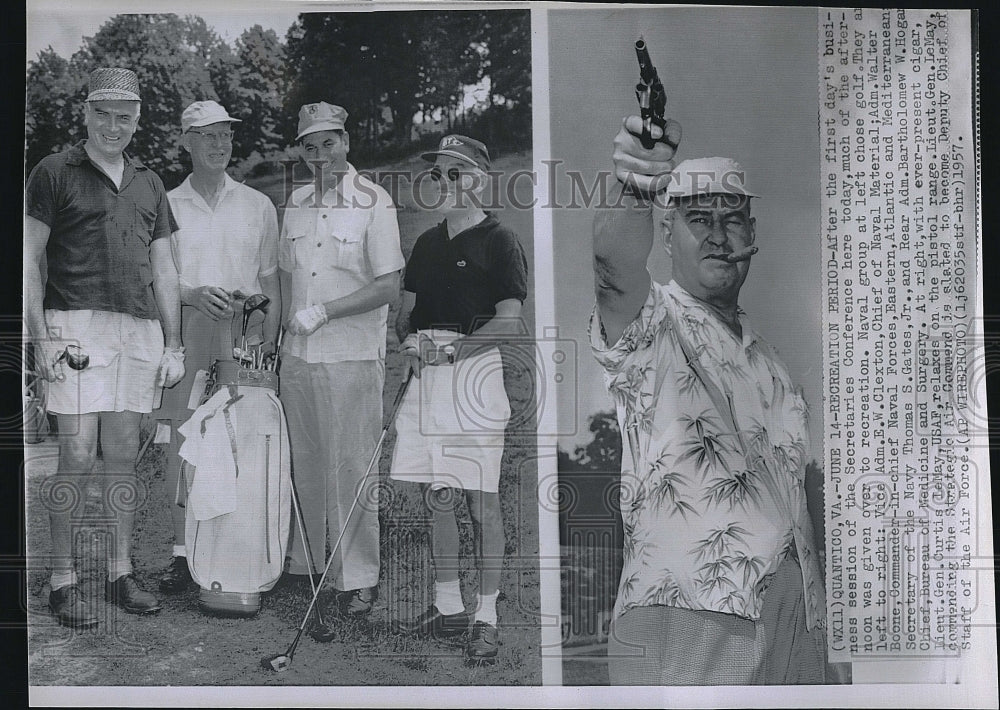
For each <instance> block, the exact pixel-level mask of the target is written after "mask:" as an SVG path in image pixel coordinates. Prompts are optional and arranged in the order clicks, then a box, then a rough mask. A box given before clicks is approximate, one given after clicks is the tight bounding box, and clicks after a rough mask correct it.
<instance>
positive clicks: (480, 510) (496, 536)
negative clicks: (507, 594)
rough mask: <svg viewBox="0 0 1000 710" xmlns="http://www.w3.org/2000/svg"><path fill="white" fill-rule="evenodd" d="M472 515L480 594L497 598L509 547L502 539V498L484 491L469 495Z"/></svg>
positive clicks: (467, 494) (469, 492) (468, 492)
mask: <svg viewBox="0 0 1000 710" xmlns="http://www.w3.org/2000/svg"><path fill="white" fill-rule="evenodd" d="M465 495H466V499H467V501H468V503H469V513H470V514H471V515H472V522H473V525H474V529H475V534H476V556H477V557H478V558H479V593H480V594H482V595H483V596H489V595H492V594H496V592H497V590H498V589H499V588H500V572H501V570H502V569H503V555H504V549H505V547H506V543H505V541H504V536H503V517H502V515H501V512H500V494H498V493H484V492H483V491H466V492H465Z"/></svg>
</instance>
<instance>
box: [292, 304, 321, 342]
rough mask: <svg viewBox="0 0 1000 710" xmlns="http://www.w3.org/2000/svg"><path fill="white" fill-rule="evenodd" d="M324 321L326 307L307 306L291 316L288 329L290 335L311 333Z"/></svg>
mask: <svg viewBox="0 0 1000 710" xmlns="http://www.w3.org/2000/svg"><path fill="white" fill-rule="evenodd" d="M326 321H327V317H326V308H324V307H323V306H322V305H316V306H309V308H303V309H302V310H301V311H298V312H297V313H296V314H295V315H294V316H293V317H292V320H291V322H290V323H289V324H288V330H289V331H290V332H291V333H292V335H312V334H313V333H315V332H316V330H317V329H318V328H319V327H320V326H321V325H323V324H324V323H326Z"/></svg>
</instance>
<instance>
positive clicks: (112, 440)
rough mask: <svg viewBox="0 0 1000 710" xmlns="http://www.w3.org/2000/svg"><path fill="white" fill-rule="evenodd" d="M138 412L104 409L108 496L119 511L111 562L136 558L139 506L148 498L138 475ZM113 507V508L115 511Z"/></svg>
mask: <svg viewBox="0 0 1000 710" xmlns="http://www.w3.org/2000/svg"><path fill="white" fill-rule="evenodd" d="M141 416H142V415H141V414H139V413H138V412H102V413H101V450H102V451H103V453H104V471H105V475H104V496H105V497H104V500H105V503H106V504H107V505H110V506H111V509H112V511H113V512H114V513H115V514H116V515H115V517H116V520H117V522H116V524H115V545H114V551H110V550H109V554H108V558H109V559H108V563H109V566H110V565H112V564H114V563H119V564H125V563H126V562H128V561H130V560H131V559H132V530H133V526H134V522H135V511H136V508H137V507H138V506H139V505H140V504H141V503H142V502H143V500H144V499H145V497H146V496H145V494H144V493H143V492H142V491H140V490H139V483H138V480H137V479H136V475H135V456H136V454H137V453H138V451H139V420H140V418H141ZM112 511H109V512H112Z"/></svg>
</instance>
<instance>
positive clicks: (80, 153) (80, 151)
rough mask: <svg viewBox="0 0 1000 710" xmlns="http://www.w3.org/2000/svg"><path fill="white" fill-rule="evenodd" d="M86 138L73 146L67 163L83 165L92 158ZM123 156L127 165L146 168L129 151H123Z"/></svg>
mask: <svg viewBox="0 0 1000 710" xmlns="http://www.w3.org/2000/svg"><path fill="white" fill-rule="evenodd" d="M86 143H87V141H86V140H81V141H79V142H78V143H77V144H76V145H74V146H72V147H71V148H70V149H69V151H68V156H67V158H66V164H67V165H83V163H85V162H87V161H89V160H90V156H89V155H87V149H86V148H84V147H83V146H84V145H86ZM122 157H123V158H124V159H125V166H126V167H129V166H131V167H132V169H133V170H145V169H146V166H145V165H143V164H142V163H141V162H139V160H138V159H137V158H133V157H132V156H131V155H129V154H128V153H122Z"/></svg>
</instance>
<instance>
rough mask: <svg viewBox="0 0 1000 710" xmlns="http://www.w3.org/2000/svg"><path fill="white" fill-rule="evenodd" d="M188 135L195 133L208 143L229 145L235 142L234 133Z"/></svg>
mask: <svg viewBox="0 0 1000 710" xmlns="http://www.w3.org/2000/svg"><path fill="white" fill-rule="evenodd" d="M188 133H193V134H195V135H196V136H200V137H201V138H203V139H204V140H206V141H212V142H214V143H229V142H230V141H232V140H233V132H232V131H217V132H215V133H205V132H203V131H188Z"/></svg>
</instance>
